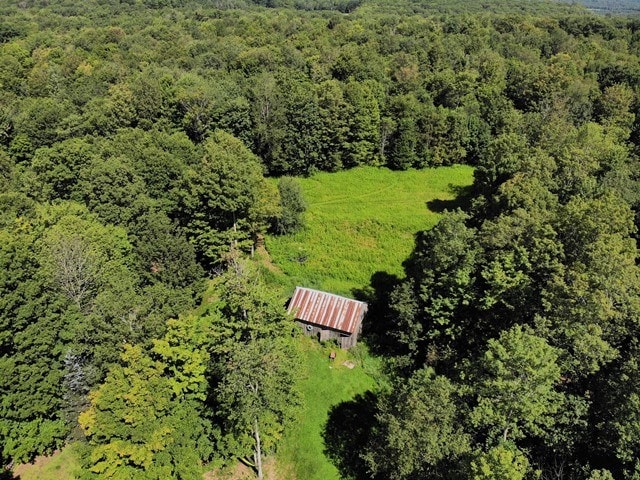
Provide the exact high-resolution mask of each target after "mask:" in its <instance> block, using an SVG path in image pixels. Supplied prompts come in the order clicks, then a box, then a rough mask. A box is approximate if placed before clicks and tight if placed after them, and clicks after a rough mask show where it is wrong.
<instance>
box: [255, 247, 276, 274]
mask: <svg viewBox="0 0 640 480" xmlns="http://www.w3.org/2000/svg"><path fill="white" fill-rule="evenodd" d="M256 255H257V256H258V258H259V259H260V263H261V264H262V265H264V267H265V268H266V269H267V270H269V271H270V272H274V273H282V270H281V269H280V267H278V266H277V265H276V264H275V263H273V262H272V261H271V255H269V252H268V251H267V249H266V247H265V246H264V245H258V246H257V247H256Z"/></svg>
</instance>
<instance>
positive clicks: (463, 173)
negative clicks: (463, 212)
mask: <svg viewBox="0 0 640 480" xmlns="http://www.w3.org/2000/svg"><path fill="white" fill-rule="evenodd" d="M472 179H473V169H472V168H471V167H469V166H461V165H457V166H452V167H440V168H434V169H425V170H409V171H403V172H396V171H391V170H389V169H386V168H375V167H360V168H355V169H352V170H347V171H341V172H337V173H318V174H316V175H314V176H312V177H310V178H301V179H299V182H300V185H301V187H302V191H303V193H304V196H305V199H306V201H307V204H308V209H307V212H306V228H305V229H304V230H303V231H301V232H299V233H297V234H295V235H292V236H282V237H276V236H268V237H267V239H266V246H267V249H268V251H269V253H270V255H271V258H272V260H273V263H274V264H276V265H277V266H278V267H280V269H281V270H282V271H283V273H284V275H278V274H277V273H274V272H268V273H267V275H268V276H271V277H272V278H271V279H270V281H271V282H272V283H279V284H280V285H281V286H282V287H283V288H285V289H289V290H292V289H293V287H294V286H295V285H304V286H306V287H311V288H318V289H320V290H326V291H330V292H334V293H338V294H343V295H353V291H354V290H355V289H362V288H364V287H366V286H367V285H369V283H370V279H371V276H372V275H373V274H374V273H375V272H378V271H382V272H386V273H389V274H394V275H398V276H402V274H403V271H402V262H403V261H404V260H405V259H406V258H407V257H408V256H409V254H410V253H411V250H412V248H413V246H414V236H415V234H416V233H417V232H419V231H422V230H426V229H428V228H431V227H433V225H435V223H436V222H437V221H438V219H439V218H440V213H438V212H436V211H434V209H430V208H429V202H431V201H433V200H440V201H447V200H454V199H455V196H456V193H455V188H457V187H464V186H467V185H470V184H471V183H472Z"/></svg>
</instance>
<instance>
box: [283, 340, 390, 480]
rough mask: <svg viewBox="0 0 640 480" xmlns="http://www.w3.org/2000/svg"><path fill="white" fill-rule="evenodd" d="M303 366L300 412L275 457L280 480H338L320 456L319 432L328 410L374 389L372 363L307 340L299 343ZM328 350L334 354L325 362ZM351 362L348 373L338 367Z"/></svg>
mask: <svg viewBox="0 0 640 480" xmlns="http://www.w3.org/2000/svg"><path fill="white" fill-rule="evenodd" d="M301 342H302V348H303V351H304V362H303V364H302V365H301V366H300V367H301V370H303V372H302V373H303V375H304V379H303V381H302V384H301V391H302V395H303V408H302V410H301V411H300V413H299V418H298V421H297V422H296V424H295V425H293V426H292V427H291V428H290V429H289V430H288V431H287V432H286V433H285V436H284V438H283V439H282V442H281V444H280V447H279V449H278V454H277V463H278V470H279V472H278V473H279V475H278V478H279V479H282V480H294V479H295V480H339V479H340V474H339V472H338V469H337V468H336V467H335V466H334V465H333V464H332V463H331V461H330V460H329V459H328V458H327V457H326V455H325V454H324V440H323V430H324V426H325V424H326V422H327V418H328V415H329V411H330V409H331V407H332V406H334V405H337V404H339V403H341V402H344V401H348V400H351V399H352V398H354V397H355V396H356V395H358V394H361V393H364V392H366V391H369V390H373V389H375V388H376V381H375V379H374V378H373V376H372V375H371V374H372V373H373V374H375V372H376V371H377V370H378V367H379V365H378V362H377V361H376V359H374V358H371V357H368V356H365V357H364V362H363V359H359V360H355V359H353V356H350V354H349V353H348V352H346V351H344V350H337V349H336V347H335V346H333V347H331V346H324V347H323V346H320V344H318V343H317V342H316V341H314V340H311V339H309V338H306V337H305V338H303V339H302V340H301ZM331 350H335V351H336V352H337V358H336V360H335V361H333V362H330V361H329V353H330V351H331ZM347 359H351V360H352V361H354V363H355V364H356V366H355V367H354V368H353V369H349V368H347V367H346V366H343V365H342V363H343V362H344V361H345V360H347Z"/></svg>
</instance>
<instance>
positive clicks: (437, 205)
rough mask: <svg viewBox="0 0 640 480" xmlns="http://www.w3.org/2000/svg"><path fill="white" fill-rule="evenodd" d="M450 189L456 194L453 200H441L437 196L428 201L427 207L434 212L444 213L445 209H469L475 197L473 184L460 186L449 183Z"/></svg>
mask: <svg viewBox="0 0 640 480" xmlns="http://www.w3.org/2000/svg"><path fill="white" fill-rule="evenodd" d="M449 191H450V192H451V193H453V194H454V195H455V198H453V199H451V200H441V199H438V198H435V199H433V200H429V201H428V202H427V208H428V209H429V210H430V211H432V212H434V213H443V212H444V211H445V210H456V209H457V208H460V209H462V210H465V211H467V210H469V208H470V207H471V201H472V200H473V198H474V196H475V195H474V191H473V185H467V186H460V185H449Z"/></svg>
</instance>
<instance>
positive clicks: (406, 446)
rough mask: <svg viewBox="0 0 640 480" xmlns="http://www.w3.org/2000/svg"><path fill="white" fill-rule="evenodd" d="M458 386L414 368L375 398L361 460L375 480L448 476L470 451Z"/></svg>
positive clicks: (426, 371)
mask: <svg viewBox="0 0 640 480" xmlns="http://www.w3.org/2000/svg"><path fill="white" fill-rule="evenodd" d="M458 412H459V410H458V407H457V405H456V388H455V386H454V385H452V384H451V382H450V381H449V380H448V379H446V378H445V377H442V376H437V375H435V373H434V372H433V370H431V369H424V370H418V371H416V372H415V373H414V374H413V375H412V376H411V378H409V379H408V381H407V382H406V383H403V384H402V385H398V386H397V387H396V389H395V390H394V392H393V393H392V394H391V395H386V396H383V397H382V398H381V399H380V400H379V406H378V413H377V415H376V420H377V426H376V427H374V430H373V432H372V433H371V435H370V438H371V445H369V446H368V453H367V454H366V455H365V461H366V462H367V464H368V467H369V469H370V471H371V472H372V473H374V474H375V475H376V478H389V479H393V480H395V479H404V478H425V477H429V478H447V474H446V473H445V472H447V465H452V464H455V461H456V460H458V459H459V458H460V457H461V456H463V455H464V454H465V453H467V452H468V451H469V449H470V445H469V441H470V437H469V436H468V435H467V434H466V433H465V432H464V430H463V429H462V428H461V426H460V423H459V419H458V418H457V416H458V415H459V413H458Z"/></svg>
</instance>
